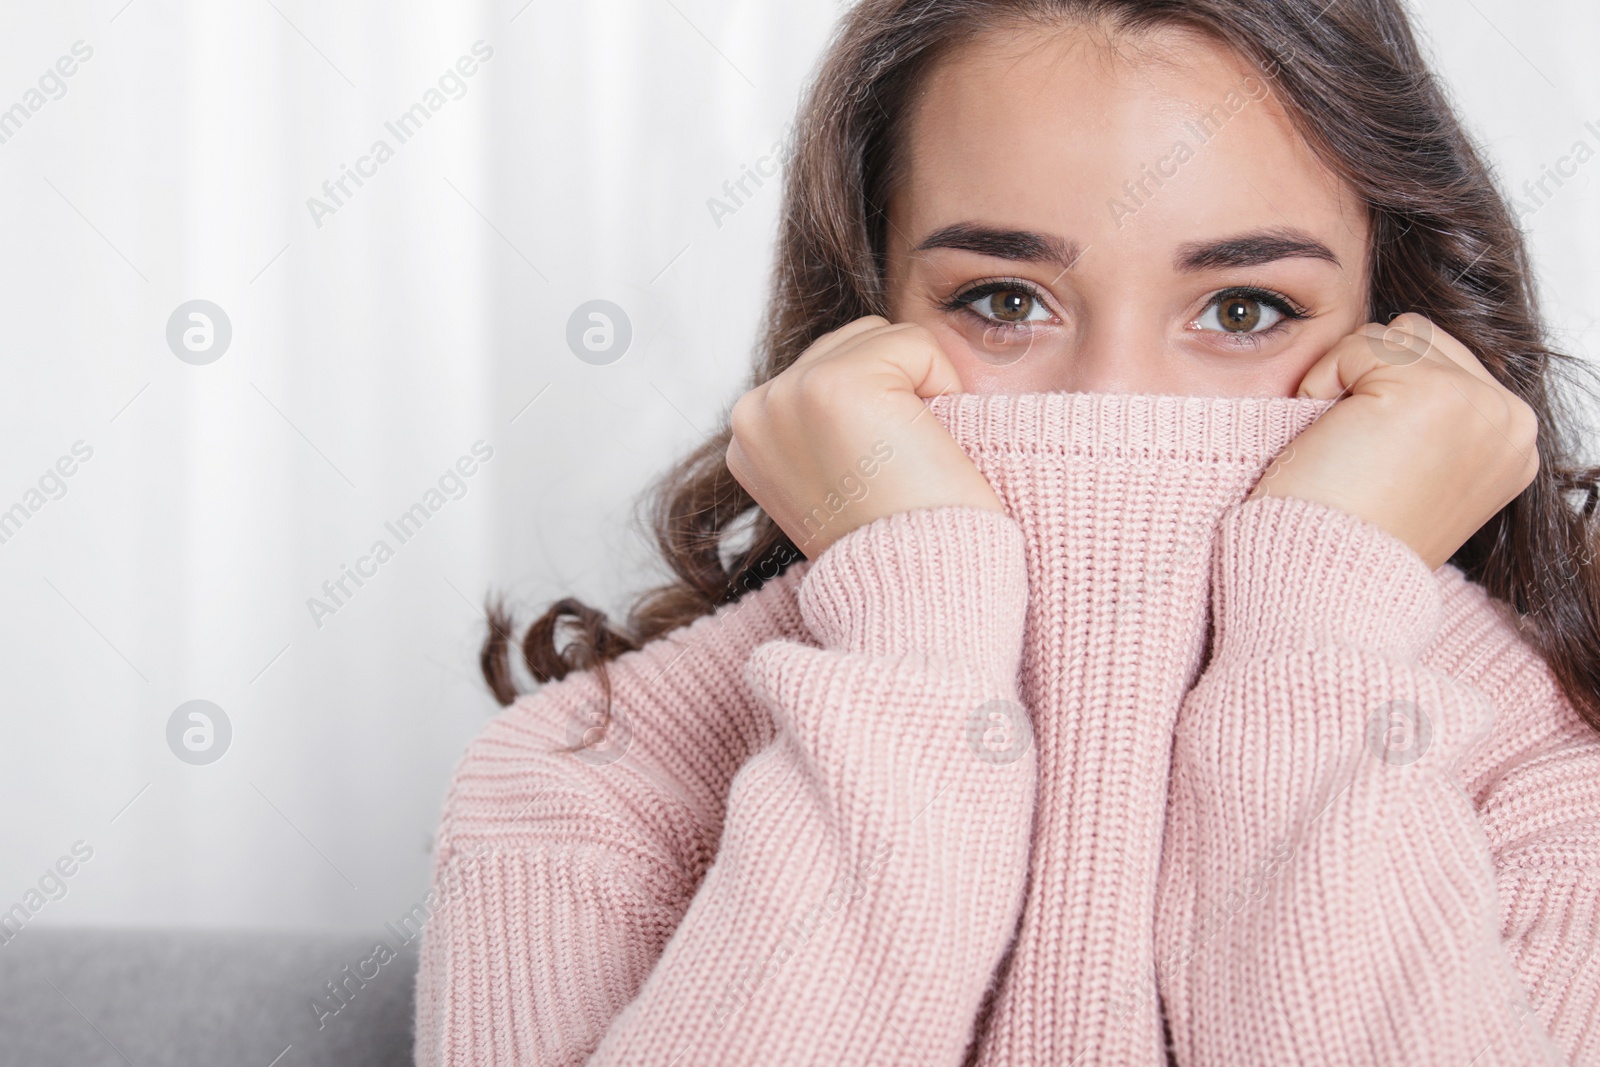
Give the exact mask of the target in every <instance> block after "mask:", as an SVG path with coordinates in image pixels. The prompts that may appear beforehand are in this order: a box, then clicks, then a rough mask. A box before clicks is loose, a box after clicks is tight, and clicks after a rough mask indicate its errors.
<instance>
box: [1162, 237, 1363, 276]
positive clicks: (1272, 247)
mask: <svg viewBox="0 0 1600 1067" xmlns="http://www.w3.org/2000/svg"><path fill="white" fill-rule="evenodd" d="M1293 257H1306V258H1310V259H1322V260H1327V261H1328V262H1329V263H1332V264H1333V265H1334V266H1335V267H1338V268H1340V269H1341V270H1342V269H1344V264H1342V263H1340V262H1339V257H1338V256H1336V255H1334V254H1333V249H1331V248H1329V247H1328V246H1327V245H1325V244H1323V243H1322V242H1321V241H1319V240H1317V239H1316V238H1315V237H1312V236H1311V235H1310V234H1308V233H1306V232H1305V231H1304V230H1296V229H1292V228H1285V229H1276V230H1257V231H1255V232H1253V233H1242V234H1238V235H1236V236H1233V237H1225V238H1222V239H1221V240H1216V241H1192V242H1190V243H1188V244H1184V245H1180V246H1179V247H1178V253H1177V255H1176V256H1175V257H1174V259H1173V264H1174V266H1176V267H1177V268H1178V270H1180V271H1182V272H1184V273H1185V274H1193V273H1195V272H1198V271H1203V270H1217V269H1219V268H1222V267H1255V266H1259V265H1261V264H1262V263H1271V262H1272V261H1273V260H1277V259H1290V258H1293Z"/></svg>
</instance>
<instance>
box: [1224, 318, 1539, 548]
mask: <svg viewBox="0 0 1600 1067" xmlns="http://www.w3.org/2000/svg"><path fill="white" fill-rule="evenodd" d="M1346 393H1348V394H1349V395H1348V396H1344V399H1339V398H1340V397H1341V396H1342V395H1343V394H1346ZM1299 395H1300V396H1302V397H1314V398H1317V399H1323V400H1338V403H1336V404H1335V405H1334V406H1333V407H1331V408H1329V409H1328V410H1327V412H1325V413H1324V414H1323V415H1322V416H1321V417H1320V418H1319V419H1317V421H1316V422H1315V423H1313V424H1312V425H1311V426H1309V427H1307V428H1306V429H1305V431H1304V432H1302V433H1301V434H1300V436H1298V437H1296V438H1295V439H1294V441H1293V442H1291V443H1290V445H1289V447H1288V448H1286V449H1284V451H1283V454H1282V455H1280V456H1279V457H1278V458H1277V460H1275V461H1274V462H1273V465H1272V466H1271V467H1270V468H1268V470H1267V471H1266V473H1265V474H1263V475H1262V478H1261V481H1260V482H1259V483H1258V484H1257V485H1256V487H1255V489H1254V490H1253V491H1252V492H1251V494H1250V497H1249V499H1254V498H1256V497H1258V496H1294V497H1302V498H1305V499H1309V500H1315V501H1319V502H1321V503H1324V504H1330V505H1333V506H1334V507H1338V508H1342V509H1343V510H1345V511H1348V512H1350V513H1352V514H1354V515H1358V516H1360V517H1361V518H1364V519H1368V520H1370V521H1371V522H1374V523H1376V524H1377V525H1379V526H1381V527H1383V528H1384V529H1385V530H1387V531H1388V532H1390V533H1391V534H1394V535H1395V536H1396V537H1398V538H1399V539H1400V540H1402V541H1404V542H1406V543H1407V544H1408V545H1410V546H1411V547H1412V548H1413V549H1415V550H1416V552H1417V554H1418V555H1419V556H1421V557H1422V558H1423V560H1425V561H1426V562H1427V564H1428V566H1429V567H1430V568H1432V569H1438V567H1440V566H1441V565H1442V564H1444V563H1446V562H1447V561H1448V560H1449V559H1450V557H1451V556H1452V555H1454V554H1455V551H1456V549H1458V548H1460V547H1461V546H1462V545H1463V544H1465V543H1466V541H1467V539H1468V538H1469V537H1471V536H1472V535H1473V534H1474V533H1476V532H1477V531H1478V530H1479V529H1480V528H1481V527H1482V526H1483V524H1484V523H1486V522H1487V521H1489V519H1491V518H1493V517H1494V515H1495V514H1496V513H1497V512H1498V511H1499V510H1500V509H1501V508H1503V507H1505V506H1506V504H1508V503H1510V502H1511V501H1512V500H1513V499H1515V498H1516V496H1517V495H1518V494H1519V493H1521V492H1522V490H1523V489H1525V488H1527V486H1528V485H1529V483H1531V482H1532V481H1533V479H1534V477H1535V476H1536V475H1537V474H1538V473H1539V452H1538V447H1537V443H1538V430H1539V423H1538V417H1537V416H1536V415H1535V414H1534V411H1533V409H1532V408H1531V407H1529V406H1528V405H1527V404H1526V403H1524V402H1523V401H1522V399H1521V398H1520V397H1518V396H1517V395H1516V394H1514V393H1512V392H1511V391H1510V390H1508V389H1506V388H1505V387H1504V386H1502V385H1501V384H1500V383H1499V382H1497V381H1495V379H1494V377H1493V376H1492V375H1490V374H1489V372H1488V371H1487V370H1485V369H1484V367H1483V364H1481V363H1479V362H1478V359H1477V357H1476V356H1474V355H1473V354H1472V353H1471V352H1469V351H1468V350H1467V349H1466V347H1465V346H1463V345H1462V344H1461V342H1459V341H1457V340H1456V339H1455V338H1454V337H1451V336H1450V335H1449V334H1447V333H1445V332H1444V331H1443V330H1441V329H1439V328H1438V327H1437V326H1435V325H1434V324H1433V323H1432V322H1430V321H1429V320H1428V319H1426V318H1424V317H1423V316H1421V315H1415V314H1408V315H1401V316H1400V317H1399V318H1397V319H1395V320H1394V321H1393V322H1392V323H1390V324H1389V326H1388V327H1387V328H1386V327H1384V326H1381V325H1378V324H1376V323H1368V324H1367V325H1365V326H1363V327H1361V329H1359V330H1357V331H1356V332H1355V333H1353V334H1351V335H1350V336H1348V337H1346V338H1344V339H1343V340H1341V341H1340V342H1339V343H1338V344H1336V345H1334V346H1333V348H1331V349H1330V350H1329V351H1328V353H1327V354H1326V355H1325V356H1323V357H1322V358H1321V359H1320V360H1318V361H1317V362H1316V363H1315V364H1313V365H1312V367H1311V369H1310V370H1309V371H1307V372H1306V375H1305V377H1304V378H1303V379H1302V380H1301V383H1300V393H1299Z"/></svg>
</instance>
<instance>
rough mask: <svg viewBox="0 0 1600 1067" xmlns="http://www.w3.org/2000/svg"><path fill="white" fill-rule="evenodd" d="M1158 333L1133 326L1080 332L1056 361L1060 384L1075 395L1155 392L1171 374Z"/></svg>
mask: <svg viewBox="0 0 1600 1067" xmlns="http://www.w3.org/2000/svg"><path fill="white" fill-rule="evenodd" d="M1171 369H1172V368H1171V366H1170V364H1169V361H1168V360H1167V358H1166V346H1165V344H1164V343H1163V338H1162V337H1161V335H1160V333H1159V332H1158V331H1155V330H1152V329H1150V328H1148V326H1144V327H1141V326H1140V325H1139V324H1136V323H1129V324H1126V325H1115V326H1113V325H1109V324H1108V325H1107V326H1105V327H1102V328H1094V327H1091V328H1089V329H1086V330H1084V331H1083V333H1082V334H1081V335H1080V336H1079V337H1078V338H1077V342H1076V343H1075V344H1073V345H1071V346H1070V348H1069V350H1068V352H1067V353H1066V358H1065V359H1063V360H1061V361H1060V370H1059V374H1060V377H1061V384H1059V385H1057V386H1055V387H1054V388H1057V389H1060V390H1064V391H1069V392H1077V393H1159V392H1164V391H1166V388H1165V384H1164V383H1165V379H1166V376H1167V374H1168V373H1169V372H1170V371H1171Z"/></svg>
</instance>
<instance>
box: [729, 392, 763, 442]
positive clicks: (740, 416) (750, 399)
mask: <svg viewBox="0 0 1600 1067" xmlns="http://www.w3.org/2000/svg"><path fill="white" fill-rule="evenodd" d="M757 393H758V390H755V389H752V390H750V391H749V392H747V393H745V394H744V395H743V396H741V397H740V398H739V399H737V400H735V401H734V402H733V407H732V408H730V409H729V410H728V428H729V430H731V431H732V435H733V439H734V440H738V439H739V438H748V437H749V436H750V434H751V432H752V431H754V429H755V427H756V421H757V419H758V418H759V417H760V414H759V410H758V408H759V405H760V399H759V398H758V396H757ZM731 446H732V442H730V447H731Z"/></svg>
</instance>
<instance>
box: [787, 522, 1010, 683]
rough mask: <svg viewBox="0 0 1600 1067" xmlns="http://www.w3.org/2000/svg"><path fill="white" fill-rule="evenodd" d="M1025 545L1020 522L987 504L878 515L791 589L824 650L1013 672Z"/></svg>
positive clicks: (822, 557)
mask: <svg viewBox="0 0 1600 1067" xmlns="http://www.w3.org/2000/svg"><path fill="white" fill-rule="evenodd" d="M1024 543H1025V542H1024V538H1023V532H1022V527H1021V526H1020V525H1019V524H1018V523H1017V520H1016V519H1014V518H1012V517H1011V516H1010V515H1008V514H1006V513H1005V512H1003V511H995V510H993V509H990V508H978V507H969V506H966V505H953V504H952V505H943V506H939V507H931V508H914V509H912V510H910V511H901V512H895V513H894V514H890V515H884V516H881V517H879V518H877V519H874V520H873V521H872V522H869V523H867V524H865V525H863V526H858V527H857V528H856V529H854V530H851V531H850V532H849V533H847V534H845V535H844V536H843V537H841V538H839V539H838V540H837V541H835V542H834V543H833V544H831V545H829V546H828V547H827V549H825V550H824V551H823V553H822V554H821V555H820V556H818V557H817V559H816V561H815V562H814V563H813V565H812V566H811V567H810V569H809V570H807V572H806V574H805V577H804V578H802V579H801V581H800V586H799V589H798V591H797V594H796V595H797V599H798V602H799V607H800V613H801V616H802V617H803V618H804V619H805V623H806V626H807V627H808V628H809V629H810V630H811V632H812V634H814V635H815V636H816V638H817V640H818V641H819V642H820V643H821V645H822V647H824V648H831V649H838V650H841V651H847V652H862V653H866V654H867V655H871V656H900V655H910V656H913V657H922V658H926V659H927V660H929V661H931V662H932V663H933V665H934V666H935V667H936V668H937V667H938V665H939V664H940V663H943V662H946V661H948V660H950V659H965V660H968V661H969V662H973V663H976V664H978V665H980V666H985V667H993V668H997V669H1001V670H1003V671H1005V672H1009V674H1014V673H1015V672H1016V670H1017V668H1018V667H1019V665H1020V664H1021V661H1022V636H1023V628H1024V624H1025V622H1026V620H1027V611H1028V565H1027V556H1026V554H1025V551H1024ZM1009 674H1008V676H1009Z"/></svg>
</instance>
